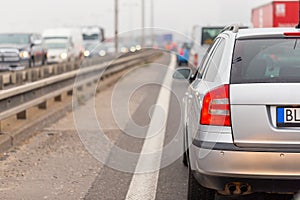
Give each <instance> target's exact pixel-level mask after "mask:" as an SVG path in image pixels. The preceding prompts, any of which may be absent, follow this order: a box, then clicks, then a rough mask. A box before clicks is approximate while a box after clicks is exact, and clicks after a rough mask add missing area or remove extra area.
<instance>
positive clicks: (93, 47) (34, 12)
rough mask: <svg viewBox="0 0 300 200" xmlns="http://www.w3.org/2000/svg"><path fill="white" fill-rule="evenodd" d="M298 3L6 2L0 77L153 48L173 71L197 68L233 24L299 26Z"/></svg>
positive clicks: (259, 0) (265, 0)
mask: <svg viewBox="0 0 300 200" xmlns="http://www.w3.org/2000/svg"><path fill="white" fill-rule="evenodd" d="M298 7H299V2H298V1H297V0H290V1H271V0H254V1H247V2H244V1H239V0H228V1H226V2H225V1H221V0H211V1H209V2H208V1H187V2H183V1H180V0H172V1H171V0H163V1H157V0H149V1H146V0H126V1H125V0H114V1H99V0H98V1H96V0H87V1H84V2H83V1H71V0H64V1H58V0H53V1H49V0H45V1H38V0H28V1H26V2H20V1H18V0H11V1H5V2H3V5H2V6H1V8H0V9H1V12H0V13H1V14H0V17H2V19H4V23H2V29H1V31H0V32H1V33H0V56H1V57H0V58H1V59H0V70H1V71H8V70H10V71H14V70H22V69H25V68H30V67H38V66H42V65H47V64H56V63H63V62H70V61H80V62H84V60H85V59H88V58H92V57H105V56H108V55H115V54H116V53H117V54H120V53H121V54H124V53H134V52H137V51H140V50H141V49H143V48H156V49H157V48H158V49H164V50H168V51H171V52H173V53H176V54H177V62H178V65H183V64H188V63H189V64H190V65H193V66H197V65H198V64H199V63H200V62H201V59H202V57H203V55H204V53H205V51H206V50H207V48H208V47H209V45H210V44H211V43H212V41H213V40H214V38H215V37H216V36H217V35H218V33H219V32H220V31H221V30H222V29H223V28H224V26H226V25H228V24H232V23H236V24H239V25H240V26H243V27H245V28H247V27H284V26H295V25H296V24H297V23H298Z"/></svg>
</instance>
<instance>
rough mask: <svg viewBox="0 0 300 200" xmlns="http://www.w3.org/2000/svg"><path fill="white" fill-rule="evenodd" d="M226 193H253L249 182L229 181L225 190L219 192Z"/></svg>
mask: <svg viewBox="0 0 300 200" xmlns="http://www.w3.org/2000/svg"><path fill="white" fill-rule="evenodd" d="M219 193H220V194H224V195H245V194H250V193H251V186H250V185H249V184H247V183H239V182H234V183H228V184H226V186H225V191H222V192H219Z"/></svg>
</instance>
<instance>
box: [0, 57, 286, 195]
mask: <svg viewBox="0 0 300 200" xmlns="http://www.w3.org/2000/svg"><path fill="white" fill-rule="evenodd" d="M171 61H172V56H170V55H167V54H164V55H163V56H162V57H161V58H159V59H157V60H156V61H155V63H151V64H147V65H143V66H139V67H137V68H134V69H132V70H129V71H127V73H126V74H124V75H123V77H122V78H119V79H118V81H117V83H116V84H115V85H113V86H111V87H109V88H108V89H106V90H103V91H101V92H100V93H99V94H98V95H97V96H96V97H95V98H94V99H91V100H90V101H89V102H87V103H86V104H85V105H82V106H81V107H79V108H77V109H76V110H74V111H73V112H72V113H68V114H67V115H66V116H65V117H64V118H63V119H61V120H59V121H58V122H57V123H55V124H51V125H50V124H49V125H48V126H47V127H44V128H43V129H41V130H37V135H36V136H35V137H34V138H32V139H30V140H28V141H26V142H25V143H24V144H23V145H22V146H20V147H18V148H15V149H13V150H11V151H9V152H7V153H6V154H4V155H3V156H2V157H1V160H0V163H1V164H0V199H16V200H18V199H26V200H27V199H28V200H29V199H30V200H35V199H64V200H68V199H86V200H99V199H100V200H102V199H103V200H118V199H120V200H121V199H126V200H127V199H128V200H134V199H157V200H169V199H170V200H171V199H172V200H173V199H180V200H181V199H187V182H188V180H187V177H188V170H187V168H186V167H184V166H183V164H182V162H181V160H182V158H181V153H182V152H181V151H182V137H181V136H182V135H181V134H180V133H182V127H181V107H182V97H183V95H184V93H185V90H186V87H187V84H186V83H184V82H178V81H174V82H172V83H170V82H169V83H168V80H166V79H165V74H166V73H167V72H168V70H170V68H171V67H169V64H170V63H171ZM173 61H174V60H173ZM168 73H170V72H168ZM168 84H169V85H168ZM162 85H163V86H164V87H162ZM168 86H170V88H168ZM161 88H164V90H165V91H164V92H161V91H162V90H163V89H161ZM162 93H163V94H162ZM158 99H159V100H158ZM90 103H94V104H90ZM159 103H162V105H165V104H166V103H167V104H168V108H169V109H168V112H164V111H163V110H162V109H161V107H160V106H159V105H160V104H159ZM90 105H93V109H94V111H95V114H96V116H97V119H98V123H99V124H98V125H99V126H100V127H101V132H103V133H104V135H105V136H106V137H107V139H109V141H110V143H102V142H99V141H97V140H96V139H95V138H97V134H99V131H97V130H94V128H93V125H92V124H89V123H92V119H90V118H91V116H92V114H91V113H90V112H85V111H86V110H88V107H89V106H90ZM155 105H156V106H155ZM81 111H83V112H82V113H84V114H83V115H80V117H81V118H80V120H82V121H84V123H79V124H83V125H84V127H81V128H82V131H83V133H80V134H78V129H80V127H78V126H79V125H78V123H74V121H76V119H74V118H76V117H77V115H76V112H79V113H80V112H81ZM80 114H81V113H80ZM127 114H128V118H126V117H123V116H126V115H127ZM155 116H159V118H160V119H161V120H160V121H157V122H156V123H158V124H160V125H162V127H163V128H162V129H159V130H156V132H155V131H154V132H155V133H157V134H155V135H150V137H149V138H150V139H149V140H150V141H151V140H152V139H151V138H153V141H155V138H156V136H159V135H160V133H161V132H164V133H163V135H162V136H163V140H162V144H161V145H162V146H163V148H162V152H161V154H159V156H158V157H154V161H155V162H154V163H156V161H157V160H155V159H157V158H159V162H157V163H159V166H158V167H159V169H160V170H159V171H155V170H154V171H153V170H151V168H149V169H150V170H148V171H147V170H146V172H147V173H138V171H137V169H139V167H137V165H138V166H142V167H144V168H141V169H148V167H149V165H152V164H153V163H152V162H151V163H148V162H147V160H144V162H142V161H143V160H142V159H141V157H139V153H140V152H141V151H148V152H151V151H153V149H152V147H155V148H158V149H160V148H161V146H159V145H156V143H154V144H153V143H150V145H149V146H147V148H145V143H146V142H145V141H144V139H143V138H144V137H146V136H147V137H148V136H149V133H151V131H149V130H150V129H151V125H152V121H151V120H153V119H154V117H155ZM123 118H126V119H125V120H122V119H123ZM77 120H78V119H77ZM85 120H87V121H86V122H85ZM164 120H166V121H164ZM82 121H81V122H82ZM85 124H86V125H85ZM149 125H150V126H149ZM137 127H138V128H137ZM154 128H155V127H154ZM152 129H153V128H152ZM137 130H138V131H137ZM162 130H163V131H162ZM164 130H165V131H164ZM98 142H99V143H98ZM84 144H85V145H84ZM120 149H121V150H124V152H125V154H119V151H120ZM126 155H128V157H126ZM154 167H155V166H154ZM141 171H143V170H141ZM141 177H142V179H141ZM216 199H219V200H222V199H223V200H224V199H226V198H222V197H216ZM252 199H256V200H258V199H268V200H269V199H278V200H279V199H283V197H282V196H276V197H271V196H266V197H264V198H263V196H262V195H258V196H255V197H252Z"/></svg>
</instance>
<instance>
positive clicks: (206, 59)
mask: <svg viewBox="0 0 300 200" xmlns="http://www.w3.org/2000/svg"><path fill="white" fill-rule="evenodd" d="M219 41H220V39H219V38H217V39H216V40H215V41H214V43H213V44H212V45H211V46H210V47H209V48H208V49H207V51H206V53H205V55H204V57H203V59H202V61H201V64H200V65H199V69H198V78H202V77H203V74H204V72H205V70H206V68H207V65H208V63H209V59H210V57H211V55H212V51H214V49H215V48H216V46H217V45H218V43H219Z"/></svg>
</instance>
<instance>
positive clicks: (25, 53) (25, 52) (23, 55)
mask: <svg viewBox="0 0 300 200" xmlns="http://www.w3.org/2000/svg"><path fill="white" fill-rule="evenodd" d="M19 55H20V58H29V57H30V55H29V52H28V51H21V52H20V54H19Z"/></svg>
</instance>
